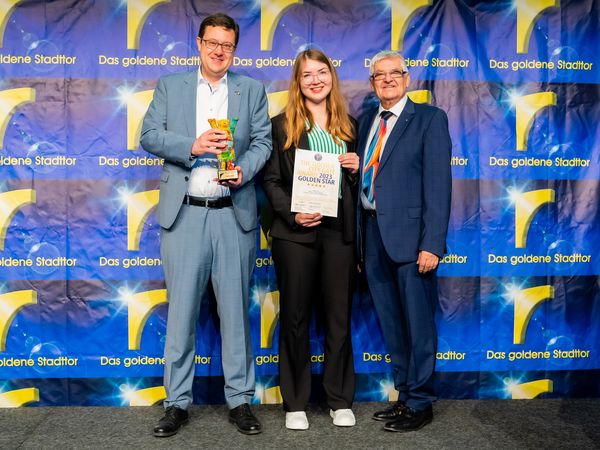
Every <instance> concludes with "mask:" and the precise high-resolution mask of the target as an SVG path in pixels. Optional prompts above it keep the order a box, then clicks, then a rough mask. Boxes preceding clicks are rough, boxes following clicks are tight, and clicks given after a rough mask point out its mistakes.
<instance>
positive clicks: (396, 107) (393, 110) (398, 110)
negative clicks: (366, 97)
mask: <svg viewBox="0 0 600 450" xmlns="http://www.w3.org/2000/svg"><path fill="white" fill-rule="evenodd" d="M407 101H408V95H406V94H405V95H404V97H402V98H401V99H400V101H399V102H398V103H396V104H395V105H394V106H392V107H391V108H390V109H385V108H383V106H381V103H380V104H379V110H378V111H377V114H381V112H382V111H390V112H391V113H393V114H394V116H396V117H400V114H402V111H403V110H404V106H406V102H407Z"/></svg>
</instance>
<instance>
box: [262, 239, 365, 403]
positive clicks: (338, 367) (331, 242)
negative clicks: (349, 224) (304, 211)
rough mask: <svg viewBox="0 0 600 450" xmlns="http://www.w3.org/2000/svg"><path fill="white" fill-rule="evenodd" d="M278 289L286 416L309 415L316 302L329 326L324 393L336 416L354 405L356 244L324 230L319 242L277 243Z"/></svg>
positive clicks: (280, 375)
mask: <svg viewBox="0 0 600 450" xmlns="http://www.w3.org/2000/svg"><path fill="white" fill-rule="evenodd" d="M272 254H273V260H274V263H275V272H276V274H277V282H278V286H279V299H280V301H279V303H280V312H279V320H280V322H279V323H280V327H279V379H280V381H279V384H280V389H281V395H282V397H283V406H284V409H285V410H286V411H304V410H306V407H307V405H308V401H309V398H310V388H311V361H310V346H309V332H308V328H309V322H310V315H311V311H312V304H313V301H316V302H322V306H323V313H324V314H323V315H324V325H325V327H324V328H325V362H324V373H323V388H324V390H325V394H326V395H327V403H328V404H329V407H330V408H331V409H333V410H337V409H344V408H350V407H351V406H352V401H353V399H354V384H355V379H354V358H353V355H352V339H351V332H350V309H351V306H352V291H353V286H354V274H355V270H356V269H355V267H356V266H355V260H354V244H352V243H350V244H347V243H344V241H343V239H342V233H341V231H337V230H332V229H328V228H325V227H322V228H319V230H318V232H317V239H316V242H314V243H311V244H299V243H296V242H292V241H288V240H284V239H276V238H274V239H273V246H272Z"/></svg>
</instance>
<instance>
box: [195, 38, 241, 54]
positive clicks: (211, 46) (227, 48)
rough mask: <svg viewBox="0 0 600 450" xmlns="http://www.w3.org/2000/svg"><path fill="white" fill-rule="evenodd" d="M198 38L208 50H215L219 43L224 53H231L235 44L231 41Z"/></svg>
mask: <svg viewBox="0 0 600 450" xmlns="http://www.w3.org/2000/svg"><path fill="white" fill-rule="evenodd" d="M200 40H201V41H202V42H204V45H205V46H206V48H207V49H208V50H210V51H212V50H215V49H216V48H217V47H218V46H219V45H220V46H221V48H222V49H223V51H224V52H225V53H233V51H234V50H235V45H233V44H232V43H231V42H218V41H215V40H213V39H202V38H200Z"/></svg>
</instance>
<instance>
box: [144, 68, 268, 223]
mask: <svg viewBox="0 0 600 450" xmlns="http://www.w3.org/2000/svg"><path fill="white" fill-rule="evenodd" d="M197 81H198V71H194V72H187V73H178V74H173V75H167V76H165V77H161V78H160V79H159V80H158V84H157V86H156V89H155V90H154V98H153V99H152V102H151V103H150V107H149V108H148V112H146V116H145V117H144V123H143V125H142V134H141V145H142V147H143V148H144V150H146V151H148V152H150V153H152V154H153V155H156V156H158V157H160V158H164V160H165V163H164V166H163V170H162V174H161V176H160V201H159V203H158V210H157V216H158V223H159V224H160V226H161V227H163V228H167V229H168V228H171V226H173V223H174V222H175V219H176V218H177V215H178V214H179V210H180V209H181V206H182V203H183V198H184V196H185V194H186V193H187V186H188V181H189V176H190V173H191V168H192V165H193V164H194V161H192V160H190V155H191V149H192V144H193V142H194V140H195V138H196V91H197V86H198V82H197ZM227 89H228V104H227V115H228V117H229V118H230V119H231V118H234V117H237V118H238V119H239V121H238V123H237V126H236V129H235V133H234V134H233V142H234V148H235V153H236V164H237V165H238V166H240V167H241V168H242V173H243V178H242V185H241V186H240V187H239V188H231V199H232V202H233V208H234V211H235V216H236V218H237V220H238V222H239V224H240V226H241V227H242V228H243V229H244V230H246V231H250V230H252V229H254V228H256V226H257V223H256V218H257V213H256V211H257V210H256V193H255V188H254V176H255V175H256V174H257V173H258V171H259V170H260V169H261V168H262V167H263V165H264V164H265V162H266V161H267V159H268V158H269V155H270V154H271V149H272V144H271V122H270V120H269V115H268V106H267V96H266V94H265V89H264V86H263V85H262V83H260V82H258V81H256V80H253V79H251V78H248V77H245V76H242V75H237V74H235V73H233V72H228V73H227Z"/></svg>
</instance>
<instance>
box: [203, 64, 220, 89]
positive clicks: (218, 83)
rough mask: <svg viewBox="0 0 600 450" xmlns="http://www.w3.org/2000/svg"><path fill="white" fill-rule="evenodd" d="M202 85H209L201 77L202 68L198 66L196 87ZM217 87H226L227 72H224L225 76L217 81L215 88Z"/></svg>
mask: <svg viewBox="0 0 600 450" xmlns="http://www.w3.org/2000/svg"><path fill="white" fill-rule="evenodd" d="M202 84H208V85H210V83H209V82H208V80H207V79H206V78H204V77H203V76H202V66H199V67H198V86H200V85H202ZM219 85H225V86H227V72H225V75H223V77H222V78H221V79H220V80H219V81H217V86H219Z"/></svg>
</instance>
